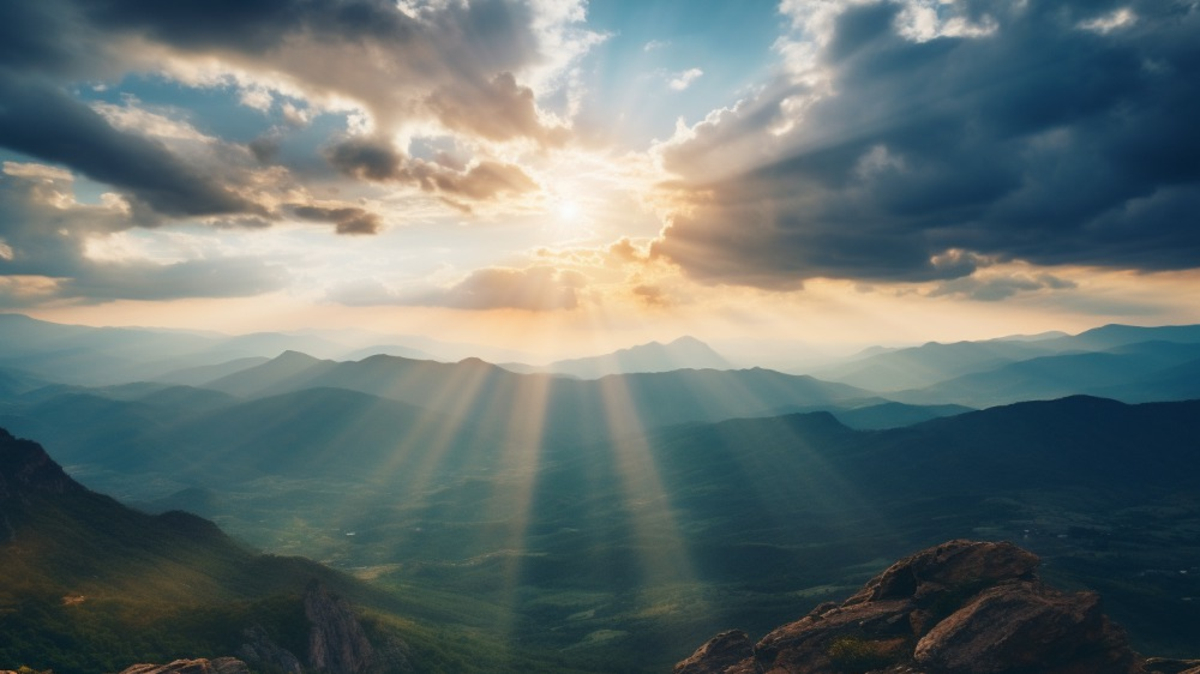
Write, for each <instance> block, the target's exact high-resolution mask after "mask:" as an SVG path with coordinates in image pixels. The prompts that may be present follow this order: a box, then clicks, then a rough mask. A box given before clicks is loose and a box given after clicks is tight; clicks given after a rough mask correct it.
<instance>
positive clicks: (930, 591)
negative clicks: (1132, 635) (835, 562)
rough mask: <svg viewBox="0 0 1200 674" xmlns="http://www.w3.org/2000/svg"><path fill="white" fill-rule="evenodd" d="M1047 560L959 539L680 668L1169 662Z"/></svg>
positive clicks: (746, 673) (789, 672)
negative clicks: (1067, 587)
mask: <svg viewBox="0 0 1200 674" xmlns="http://www.w3.org/2000/svg"><path fill="white" fill-rule="evenodd" d="M1037 565H1038V558H1037V557H1036V556H1035V555H1033V554H1032V553H1030V552H1027V551H1025V550H1022V549H1020V548H1018V547H1016V546H1015V545H1012V544H1010V543H978V542H971V541H951V542H949V543H945V544H943V545H939V546H937V547H933V548H929V549H927V550H923V551H921V552H918V553H917V554H915V555H913V556H911V557H908V558H906V559H902V560H900V561H899V562H897V563H896V564H893V565H892V566H891V567H890V568H888V569H887V570H886V571H884V572H883V573H882V574H880V575H879V576H877V577H875V578H874V579H872V580H871V581H870V582H868V583H867V584H866V585H865V586H864V587H863V589H862V590H860V591H859V592H858V593H857V594H855V595H854V596H852V597H850V598H849V599H847V600H846V601H844V602H842V603H841V604H834V603H827V604H822V605H821V606H818V607H816V608H815V609H813V610H812V611H811V612H810V613H809V614H808V615H806V616H804V617H803V618H801V619H800V620H797V621H796V622H793V623H791V624H788V625H784V626H783V627H780V628H778V629H776V630H774V631H772V632H771V633H770V634H768V635H767V636H765V637H763V639H762V640H760V641H759V642H758V643H757V644H754V645H753V646H750V640H749V638H748V637H746V636H745V634H744V633H741V632H725V633H723V634H721V635H718V636H717V637H716V638H714V639H713V640H711V641H709V642H708V643H707V644H705V645H704V646H702V647H700V649H699V650H697V651H696V652H695V653H694V654H693V655H692V656H691V657H689V658H688V659H686V660H684V661H682V662H680V663H679V664H677V665H676V666H675V674H839V673H854V674H863V673H867V672H872V673H879V674H884V673H887V674H902V673H903V674H1143V673H1145V672H1152V671H1153V672H1161V673H1162V674H1169V670H1167V669H1152V668H1151V667H1150V666H1148V664H1149V663H1148V662H1147V661H1144V660H1142V659H1141V658H1140V657H1138V656H1137V654H1135V653H1134V652H1133V651H1132V650H1131V649H1130V647H1129V645H1128V642H1127V641H1126V638H1125V634H1124V632H1123V631H1122V630H1121V629H1120V628H1119V627H1117V626H1116V625H1114V624H1113V623H1112V622H1110V621H1109V620H1108V618H1107V617H1105V616H1104V614H1103V612H1102V611H1101V609H1100V598H1099V596H1098V595H1096V594H1095V593H1091V592H1079V593H1075V594H1067V593H1064V592H1060V591H1058V590H1055V589H1054V588H1051V587H1049V586H1047V585H1045V584H1044V583H1042V582H1041V581H1039V580H1038V579H1037V577H1036V575H1035V570H1036V568H1037ZM739 656H740V657H739ZM1163 662H1164V663H1166V662H1167V661H1163ZM1172 662H1178V663H1180V664H1181V665H1188V664H1190V663H1187V662H1184V661H1172ZM1163 666H1164V667H1167V666H1168V665H1165V664H1164V665H1163ZM1175 671H1178V672H1183V671H1191V670H1188V669H1187V667H1186V666H1185V667H1183V669H1179V670H1175Z"/></svg>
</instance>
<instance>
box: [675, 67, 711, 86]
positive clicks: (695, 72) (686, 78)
mask: <svg viewBox="0 0 1200 674" xmlns="http://www.w3.org/2000/svg"><path fill="white" fill-rule="evenodd" d="M703 74H704V71H703V70H701V69H699V68H691V69H690V70H685V71H683V72H681V73H676V74H675V76H674V77H672V78H671V81H670V82H668V83H667V84H668V86H670V87H671V89H672V90H674V91H683V90H684V89H687V88H688V87H690V86H692V82H695V81H696V80H698V79H700V77H701V76H702V75H703Z"/></svg>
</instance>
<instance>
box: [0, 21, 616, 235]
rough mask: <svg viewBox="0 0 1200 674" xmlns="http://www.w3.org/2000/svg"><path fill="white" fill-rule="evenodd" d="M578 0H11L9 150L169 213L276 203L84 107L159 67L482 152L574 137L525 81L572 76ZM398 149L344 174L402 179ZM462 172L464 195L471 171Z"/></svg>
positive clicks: (254, 150) (300, 120) (346, 153)
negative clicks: (456, 140)
mask: <svg viewBox="0 0 1200 674" xmlns="http://www.w3.org/2000/svg"><path fill="white" fill-rule="evenodd" d="M583 7H584V3H583V1H582V0H577V1H576V0H565V1H563V2H555V3H543V2H539V1H536V0H530V1H529V2H523V1H522V2H511V1H508V0H474V1H472V2H457V1H456V2H430V3H419V4H414V5H412V6H411V7H410V6H408V5H403V6H401V5H398V4H397V3H394V2H390V1H388V0H328V1H322V2H309V1H308V0H262V1H257V2H232V1H225V0H221V1H218V2H198V1H196V0H182V1H181V2H170V3H153V2H149V3H148V2H144V1H142V0H106V1H105V2H88V1H86V0H44V1H41V2H37V3H17V4H16V5H13V4H11V3H6V4H5V6H4V7H3V8H2V9H0V25H2V26H3V27H2V28H0V45H2V46H0V100H3V101H4V105H3V107H2V108H0V147H4V148H8V149H11V150H15V151H17V152H20V153H22V154H24V155H26V156H27V157H30V158H34V159H36V160H39V161H43V162H52V163H56V164H60V165H63V166H67V167H69V168H70V169H71V170H73V171H75V172H78V173H82V174H84V175H86V176H88V177H90V178H92V179H94V180H96V181H99V182H102V183H105V184H107V185H110V186H112V187H114V188H116V189H118V190H121V191H122V192H123V193H124V194H126V195H127V196H128V197H129V198H130V199H133V200H137V201H139V202H141V203H143V204H145V205H147V206H149V207H150V208H151V209H153V210H154V211H155V212H157V213H158V214H160V215H163V216H166V217H168V218H185V217H193V216H214V215H231V214H243V215H249V214H256V215H259V216H265V215H267V213H266V210H269V207H270V206H271V205H272V204H274V203H277V202H278V201H279V199H278V198H275V197H274V196H270V195H267V198H264V199H260V198H256V197H255V195H248V194H245V193H244V190H242V189H241V187H240V186H241V185H242V184H243V182H244V181H243V180H242V178H243V177H244V176H243V175H242V173H243V170H244V167H237V166H234V167H233V170H223V169H226V167H221V166H203V167H194V166H193V165H192V164H191V162H190V161H189V160H190V159H191V157H189V156H187V155H186V154H181V153H180V152H178V151H177V148H176V147H174V146H173V145H172V144H171V143H167V142H164V140H163V138H161V137H158V136H155V133H154V131H153V130H151V129H147V128H145V127H140V126H136V125H135V126H132V127H131V126H128V125H123V124H121V122H122V119H123V117H122V115H123V114H124V113H126V112H129V111H128V110H122V109H120V107H119V106H111V105H108V106H107V107H105V106H93V107H89V106H88V105H85V104H84V103H83V102H81V101H80V100H79V99H78V98H77V95H76V94H74V93H72V89H73V88H74V87H78V86H80V85H81V84H83V83H85V82H89V83H94V82H97V81H101V82H103V81H115V80H119V79H120V78H121V77H122V76H123V75H124V74H125V73H128V72H140V73H154V74H159V75H165V76H167V77H169V78H172V79H174V80H176V81H179V82H182V83H183V84H185V85H189V86H196V87H228V86H233V87H235V88H236V91H237V92H238V98H239V99H240V100H241V102H242V103H243V104H244V105H248V106H250V107H252V108H254V109H257V110H260V111H264V112H268V111H270V110H272V109H273V107H278V108H279V109H280V110H281V111H282V112H281V114H282V115H283V116H284V118H285V120H286V121H287V123H288V124H290V125H292V126H302V125H305V124H307V123H308V122H309V121H310V120H312V119H313V117H314V116H315V115H316V114H318V113H319V112H321V111H337V112H339V113H340V114H347V113H353V116H354V120H355V121H354V124H355V125H357V126H356V128H358V130H359V132H362V133H366V134H368V135H369V134H374V135H373V136H371V137H372V138H389V139H390V138H396V137H404V138H408V139H411V138H413V137H415V136H417V135H422V134H426V135H437V134H448V135H457V136H462V137H465V138H467V139H468V140H469V141H471V142H470V143H468V146H469V147H472V148H478V147H480V145H479V143H492V142H508V141H514V140H532V141H534V142H536V143H539V144H542V145H553V144H559V143H562V142H563V141H564V140H566V138H567V137H568V136H569V135H570V131H569V129H568V127H567V126H566V125H565V124H564V123H562V122H561V121H558V120H557V119H556V118H554V117H553V116H552V115H549V114H547V113H545V112H544V111H542V110H540V109H539V108H538V105H537V102H536V95H535V92H534V90H533V89H532V88H531V85H530V84H529V82H528V81H522V78H526V79H528V80H530V81H537V82H541V83H543V84H544V85H545V86H547V87H552V86H566V85H565V84H563V83H562V82H563V80H561V79H560V78H556V77H555V76H553V75H554V73H553V72H550V71H548V70H547V68H551V69H558V70H562V69H563V68H565V67H567V66H568V65H569V64H570V62H571V60H572V59H575V58H578V57H579V56H580V55H581V54H582V53H584V52H585V51H586V50H587V49H588V48H589V47H590V45H592V44H596V43H597V42H598V41H599V40H601V39H602V36H599V35H598V34H593V33H590V32H588V31H585V30H583V29H581V28H579V27H578V25H579V24H580V22H581V21H582V20H583ZM88 88H89V89H91V88H93V87H91V86H89V87H88ZM542 93H546V92H542ZM277 104H278V105H277ZM297 106H300V107H297ZM114 113H115V114H114ZM126 117H127V115H126ZM144 119H145V118H144ZM278 149H279V144H278V141H272V139H271V138H270V137H266V138H260V139H259V140H258V141H255V142H252V143H250V144H249V145H248V146H246V147H245V148H244V150H248V151H249V153H248V154H247V157H249V158H252V159H255V160H257V162H259V163H260V164H269V163H270V162H272V161H275V160H276V159H277V158H278V154H279V153H278ZM387 149H388V146H387V145H385V144H381V143H379V142H377V141H368V142H365V143H362V144H359V145H355V144H354V143H353V142H347V143H342V144H340V145H338V146H337V147H336V148H335V149H334V151H333V152H331V153H330V154H329V155H328V158H329V160H330V162H331V163H333V165H334V166H335V167H336V168H338V169H339V170H341V171H342V172H344V173H346V174H347V175H351V176H354V177H359V178H362V179H365V180H372V181H382V180H392V179H396V178H397V177H398V175H397V174H398V173H399V172H402V170H403V168H402V167H401V164H400V161H399V159H398V158H397V156H391V155H389V154H388V153H387V152H386V150H387ZM379 150H385V151H384V152H383V153H382V154H380V153H379V152H378V151H379ZM372 152H375V154H372ZM244 154H245V152H244ZM488 159H490V157H489V156H480V157H478V158H477V162H476V163H479V164H482V163H483V162H485V161H487V160H488ZM392 160H395V161H392ZM389 161H392V163H390V164H389V163H388V162H389ZM446 180H450V181H451V182H454V178H452V177H447V178H446ZM461 180H466V181H467V182H466V183H465V184H466V187H464V188H463V189H464V190H469V189H470V185H471V184H472V182H471V179H470V178H461ZM510 185H516V183H510ZM260 196H261V195H260ZM263 204H267V207H264V205H263Z"/></svg>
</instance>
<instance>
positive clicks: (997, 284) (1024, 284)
mask: <svg viewBox="0 0 1200 674" xmlns="http://www.w3.org/2000/svg"><path fill="white" fill-rule="evenodd" d="M1076 287H1078V286H1077V284H1076V283H1075V282H1074V281H1071V280H1069V279H1064V278H1059V277H1057V276H1054V275H1053V274H1020V273H1018V274H1000V275H995V274H992V275H972V276H964V277H961V278H956V279H952V280H950V281H945V282H943V283H940V284H938V286H937V287H936V288H934V289H933V290H932V291H930V292H929V293H928V296H929V297H957V298H961V299H971V300H978V301H982V302H997V301H1000V300H1005V299H1008V298H1010V297H1012V296H1014V295H1017V294H1020V293H1031V292H1036V291H1041V290H1071V289H1074V288H1076Z"/></svg>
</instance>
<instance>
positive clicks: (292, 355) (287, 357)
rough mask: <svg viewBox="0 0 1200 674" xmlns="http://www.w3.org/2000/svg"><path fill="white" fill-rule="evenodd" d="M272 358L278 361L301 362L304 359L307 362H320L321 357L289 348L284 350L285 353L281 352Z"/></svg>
mask: <svg viewBox="0 0 1200 674" xmlns="http://www.w3.org/2000/svg"><path fill="white" fill-rule="evenodd" d="M272 360H274V361H276V362H289V361H293V362H301V361H302V362H306V363H317V362H320V360H321V359H320V358H315V357H313V356H310V355H308V354H307V353H304V352H302V351H294V350H292V349H288V350H287V351H284V352H283V353H281V354H279V355H278V356H276V357H275V358H273V359H272Z"/></svg>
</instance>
